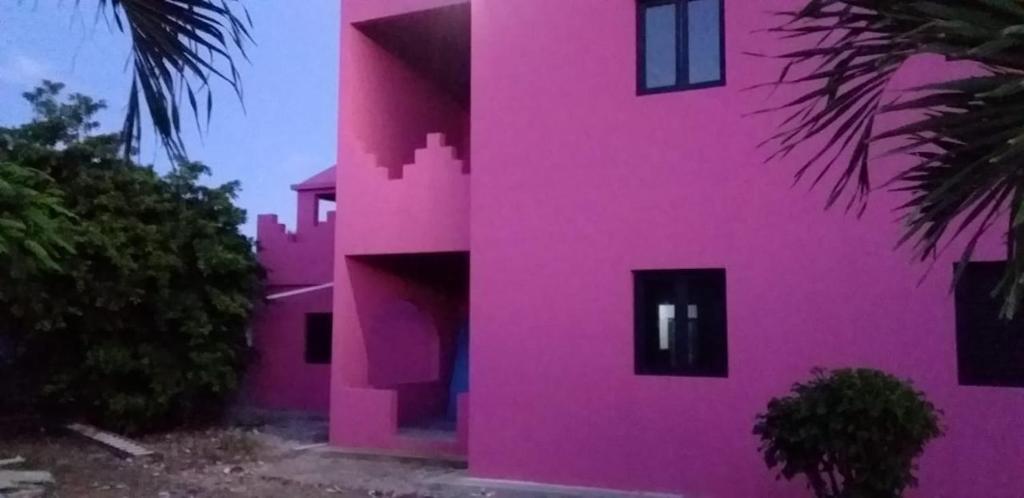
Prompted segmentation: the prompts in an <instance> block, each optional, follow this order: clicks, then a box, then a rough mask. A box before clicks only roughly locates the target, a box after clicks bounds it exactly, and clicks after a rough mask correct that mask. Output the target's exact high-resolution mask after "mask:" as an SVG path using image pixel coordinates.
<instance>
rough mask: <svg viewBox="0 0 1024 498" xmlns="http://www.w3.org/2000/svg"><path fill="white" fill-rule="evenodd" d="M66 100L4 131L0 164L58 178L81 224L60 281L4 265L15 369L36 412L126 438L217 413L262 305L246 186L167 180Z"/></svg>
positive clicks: (0, 322) (69, 229)
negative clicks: (239, 202) (248, 232)
mask: <svg viewBox="0 0 1024 498" xmlns="http://www.w3.org/2000/svg"><path fill="white" fill-rule="evenodd" d="M60 91H61V85H59V84H52V83H48V84H46V85H45V86H44V87H42V88H40V89H38V90H37V91H36V92H33V93H29V94H26V98H27V99H28V100H29V102H30V103H31V104H32V106H33V108H34V110H35V113H36V117H35V119H34V120H33V121H31V122H29V123H26V124H24V125H22V126H19V127H15V128H0V164H10V165H16V167H17V168H21V169H25V170H33V171H36V172H38V174H39V175H45V176H46V177H48V178H51V179H52V181H53V184H52V185H51V189H56V190H59V191H60V195H59V197H60V198H61V200H62V204H63V207H64V208H65V209H67V210H68V211H69V212H70V214H71V215H72V216H73V220H74V221H73V223H66V224H65V225H67V226H66V227H65V228H64V229H63V230H62V231H61V235H62V237H63V238H62V240H63V241H64V242H65V243H66V244H67V245H68V246H69V247H68V249H70V250H67V251H65V252H64V253H62V257H61V259H60V261H59V265H48V266H49V267H50V270H49V271H46V272H35V273H29V272H25V271H24V268H25V264H24V263H23V262H21V261H20V260H14V259H10V258H3V257H0V334H2V335H3V336H4V337H0V343H2V344H7V346H0V347H4V349H6V350H7V351H9V352H8V353H7V354H8V356H10V355H11V352H12V351H13V356H14V358H13V359H9V360H8V361H7V363H12V362H13V364H12V365H8V366H7V367H6V368H5V370H7V371H8V372H13V373H14V374H16V375H18V376H19V377H20V378H19V379H18V384H17V385H18V386H24V387H23V388H22V389H23V390H24V391H25V393H26V394H27V395H28V397H29V398H31V400H30V402H31V404H32V405H33V406H34V407H36V408H38V409H41V410H45V411H50V412H52V413H53V414H55V415H58V416H61V417H69V418H84V419H86V420H89V421H92V422H95V423H98V424H100V425H104V426H106V427H109V428H112V429H115V430H124V431H141V430H148V429H156V428H162V427H165V426H167V425H170V424H175V423H179V422H182V421H186V420H195V419H196V417H199V416H203V415H215V414H216V413H217V411H218V409H219V408H220V407H221V406H222V405H223V402H224V401H225V400H226V399H227V398H228V397H229V396H230V395H231V394H232V393H233V391H234V390H235V388H236V387H237V386H238V384H239V379H240V375H241V370H242V368H243V367H244V365H245V355H246V351H247V348H246V338H245V334H246V328H247V326H248V321H249V317H250V315H251V312H252V310H253V306H254V304H255V303H256V302H257V301H258V299H259V295H260V293H261V292H260V284H261V277H262V269H261V268H260V266H259V264H258V263H257V261H256V257H255V254H254V252H253V250H252V243H251V241H250V240H249V239H248V238H246V237H245V236H244V235H242V234H241V233H240V232H239V226H240V225H241V224H242V223H244V221H245V212H244V211H242V210H241V209H239V208H238V207H237V206H235V205H234V198H235V195H236V193H237V191H238V184H237V183H227V184H224V185H219V186H206V185H203V184H201V183H200V182H201V181H202V180H203V177H204V176H207V175H208V174H209V170H208V169H207V168H206V167H205V166H203V165H201V164H198V163H191V162H183V163H179V164H178V165H177V167H176V168H175V169H173V170H172V171H171V172H170V173H167V174H166V175H162V176H161V175H159V174H157V173H156V172H155V171H153V169H152V168H149V167H145V166H141V165H138V164H135V163H134V162H132V161H130V160H128V159H126V158H125V157H124V155H123V154H122V153H121V152H120V150H121V145H120V142H119V139H118V137H117V136H115V135H92V134H90V131H92V130H93V129H94V128H95V123H94V121H93V116H94V114H95V113H96V112H97V111H98V110H99V109H101V108H102V104H101V103H97V102H96V101H93V100H92V99H90V98H88V97H85V96H82V95H72V96H71V97H70V98H68V99H67V100H66V101H63V102H60V101H58V96H59V93H60ZM55 197H56V194H55ZM44 215H45V213H43V214H41V215H40V216H44ZM2 219H3V216H2V213H0V220H2ZM46 223H47V222H45V221H43V222H40V224H42V225H45V224H46ZM9 233H13V232H9ZM26 233H27V232H26ZM0 366H3V365H0ZM2 373H3V372H0V374H2ZM3 403H5V400H3V399H0V404H3ZM0 408H2V407H0Z"/></svg>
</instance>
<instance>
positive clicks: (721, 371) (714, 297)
mask: <svg viewBox="0 0 1024 498" xmlns="http://www.w3.org/2000/svg"><path fill="white" fill-rule="evenodd" d="M633 296H634V304H633V315H634V320H635V334H636V338H635V341H636V345H635V347H636V373H637V374H640V375H686V376H695V377H728V375H729V359H728V342H727V334H726V330H727V328H726V318H725V317H726V315H725V270H723V269H708V270H644V271H635V272H633Z"/></svg>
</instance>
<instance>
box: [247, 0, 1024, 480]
mask: <svg viewBox="0 0 1024 498" xmlns="http://www.w3.org/2000/svg"><path fill="white" fill-rule="evenodd" d="M723 3H724V4H725V5H723ZM798 4H800V2H798V1H796V0H780V1H778V2H775V3H773V4H772V6H771V8H768V6H767V5H766V4H765V3H763V2H753V1H738V0H657V1H654V0H651V1H647V0H472V1H469V0H343V7H342V12H343V14H342V16H343V19H342V28H341V85H340V92H341V105H340V129H339V135H338V143H339V148H338V164H339V168H338V170H337V192H338V197H337V199H338V214H337V217H336V219H332V218H328V221H327V222H326V223H320V224H318V223H316V222H315V221H314V220H315V217H314V216H313V214H312V213H314V212H315V209H313V208H312V207H311V206H312V205H313V204H315V199H317V198H318V196H323V195H328V194H327V193H328V190H325V189H324V190H320V189H319V187H318V188H317V189H312V190H308V189H306V188H305V186H307V185H306V184H302V185H300V186H299V188H298V190H299V195H300V210H299V213H300V219H299V227H298V230H297V232H296V233H295V234H294V235H289V234H286V233H285V232H284V230H283V229H282V228H280V225H278V224H277V221H276V219H274V218H272V217H264V218H261V219H260V240H261V244H262V245H263V249H262V252H261V258H262V260H263V261H264V262H265V263H266V264H267V265H268V267H269V268H270V269H271V282H272V284H273V285H275V291H274V292H279V291H280V292H286V291H287V290H288V289H296V288H302V287H308V286H315V285H318V284H322V283H325V282H328V281H330V280H331V279H330V277H329V276H328V274H327V273H324V272H329V271H330V270H329V263H330V262H331V261H332V258H331V257H330V254H329V253H328V252H329V250H330V249H326V248H328V247H329V246H328V245H327V243H326V242H323V240H325V239H326V238H329V237H331V234H332V233H333V230H334V223H336V224H337V234H336V235H337V237H336V238H335V243H334V244H333V250H334V257H333V261H334V262H336V264H335V265H334V267H333V282H334V289H333V313H334V333H333V359H334V361H333V362H332V364H331V366H330V385H329V388H328V380H327V373H326V367H320V366H310V365H306V364H304V363H303V361H302V359H303V354H302V353H303V352H302V346H301V341H296V340H295V338H296V337H301V334H299V335H296V333H297V331H298V332H301V328H302V327H301V323H302V316H303V315H304V314H306V313H311V312H314V313H320V312H324V311H327V304H328V300H330V299H332V297H331V294H330V293H329V292H320V293H309V294H303V295H302V296H301V297H300V298H298V299H295V300H291V301H281V302H280V303H277V302H273V303H271V305H270V307H269V308H268V311H267V313H268V316H269V317H270V319H271V320H270V322H269V323H264V324H263V326H264V327H266V329H265V330H264V331H263V333H262V335H263V337H261V332H260V331H257V333H256V337H257V341H258V342H259V344H260V345H261V346H260V347H261V350H263V351H265V353H264V357H265V360H266V361H264V362H263V364H261V365H260V368H259V370H258V374H257V376H256V378H257V379H258V383H259V385H260V386H263V387H264V388H265V391H264V392H265V395H266V398H265V401H266V402H267V404H270V405H277V406H289V407H304V408H321V407H323V406H325V405H329V408H330V440H331V444H332V445H334V446H337V447H341V448H349V449H360V450H372V451H381V452H390V453H395V452H397V453H402V454H418V455H428V456H447V457H453V458H464V459H467V460H468V465H469V473H470V475H472V476H474V477H479V478H493V479H507V480H522V481H536V482H545V483H557V484H565V485H578V486H588V487H596V488H608V489H613V490H635V491H652V492H667V493H675V494H681V495H683V496H686V497H709V498H711V497H717V498H750V497H758V498H791V497H795V496H808V494H807V492H806V490H804V489H803V484H802V483H799V482H795V483H786V482H778V481H776V480H775V476H774V475H773V474H772V473H771V472H769V471H768V470H767V469H766V468H765V466H764V463H763V462H762V460H761V457H760V456H759V454H758V452H757V445H758V442H757V440H756V438H755V437H754V436H752V435H751V429H752V426H753V422H754V417H755V415H756V414H757V413H758V412H759V411H762V410H763V409H764V407H765V406H766V404H767V402H768V400H769V399H770V398H771V397H773V396H778V395H782V394H785V393H786V392H787V390H788V389H789V387H790V385H791V384H792V383H793V382H795V381H798V380H803V379H806V378H807V377H808V376H809V372H810V370H811V369H812V368H814V367H851V366H855V367H873V368H880V369H883V370H886V371H889V372H892V373H894V374H896V375H898V376H900V377H903V378H907V379H911V380H912V381H913V382H914V383H915V385H916V386H917V387H919V388H920V389H922V390H924V391H925V392H926V393H927V395H928V396H929V397H930V399H931V400H932V401H934V402H935V403H936V404H937V405H938V406H939V407H941V408H942V409H943V410H944V411H945V415H944V423H945V427H946V435H945V436H944V437H943V438H942V439H941V440H939V441H937V442H935V443H934V444H932V445H931V446H929V448H928V449H927V452H926V454H925V456H924V458H923V459H922V461H921V469H920V472H919V477H920V478H921V487H920V489H919V490H916V491H914V492H912V493H911V496H914V497H922V498H923V497H929V498H935V497H949V498H964V497H980V496H984V497H987V498H1019V497H1021V496H1024V472H1022V470H1024V425H1022V424H1021V418H1022V415H1024V389H1020V387H1021V386H1024V340H1021V337H1024V334H1021V333H1015V334H1006V333H1004V332H1005V331H1003V330H1001V329H1000V325H999V324H998V323H997V322H994V321H993V317H994V313H993V309H994V308H993V302H992V301H991V300H990V299H989V298H988V295H987V292H986V291H984V289H988V288H990V287H991V285H992V282H991V278H992V274H993V268H995V267H993V266H991V265H986V264H974V265H972V266H971V268H970V269H969V271H968V272H967V274H966V275H967V277H966V280H964V284H963V285H962V286H961V288H959V289H957V292H955V293H951V292H950V291H949V282H950V281H951V276H952V272H953V263H954V259H953V256H954V255H955V254H956V252H955V249H956V248H955V247H954V248H952V249H951V251H950V253H949V256H943V257H941V258H940V259H939V260H938V261H937V262H936V263H935V265H934V266H933V267H932V269H931V271H930V272H927V270H928V268H927V267H926V266H924V265H916V264H913V263H911V262H910V256H909V254H908V253H907V252H906V251H896V250H893V247H894V245H895V242H896V241H897V240H898V238H899V235H900V226H899V225H898V224H897V223H894V217H895V216H894V214H893V211H892V209H893V208H894V207H895V206H897V205H898V204H899V202H900V198H899V197H898V196H895V195H892V194H887V193H878V194H876V195H875V196H874V197H873V198H872V204H871V206H870V208H869V209H868V211H867V212H866V214H865V215H864V216H863V217H862V218H861V219H856V218H854V217H852V216H849V215H845V214H843V213H842V212H838V211H831V212H826V211H823V209H822V206H823V196H824V192H820V191H814V192H812V193H806V192H805V191H804V190H803V189H792V188H791V181H792V174H793V172H794V171H795V169H796V167H797V166H798V165H799V164H800V163H799V162H798V160H797V159H794V160H793V162H792V164H773V165H771V166H765V165H764V164H763V163H762V158H763V157H764V156H765V152H764V151H761V150H758V149H757V147H756V146H757V144H758V143H759V142H760V141H761V140H763V139H764V138H765V137H767V136H768V135H770V134H771V132H772V130H774V129H775V128H776V127H777V126H778V125H779V120H780V117H779V116H777V115H771V114H767V115H756V116H752V115H751V112H752V111H754V110H757V109H761V108H763V107H764V106H765V105H766V104H767V101H766V100H765V95H764V94H763V93H758V92H752V91H744V90H743V89H745V88H748V87H750V86H753V85H756V84H759V83H764V82H767V81H773V80H774V79H776V78H777V77H778V75H779V71H780V69H781V68H780V67H779V66H778V64H777V63H776V62H775V61H773V60H771V59H765V58H757V57H751V56H746V55H744V54H745V53H750V52H765V51H771V50H772V47H776V48H779V49H781V48H783V47H782V46H780V45H778V44H777V42H776V41H775V40H774V39H772V38H771V37H770V36H768V35H764V34H755V33H757V32H758V31H759V30H762V29H764V28H766V27H769V26H771V25H772V24H773V23H774V22H777V20H776V19H775V18H773V17H772V16H771V14H769V13H768V12H767V11H768V10H774V9H778V8H783V7H786V6H796V5H798ZM942 64H943V63H941V62H937V61H932V60H921V61H916V62H915V64H914V67H909V68H906V70H905V71H904V72H903V74H901V76H900V78H899V81H898V82H897V86H908V85H911V84H914V83H917V82H920V81H924V80H927V79H928V77H929V76H930V75H932V74H938V73H937V72H939V71H945V70H946V69H945V68H944V67H943V66H942ZM783 97H784V96H783ZM783 97H779V96H776V98H783ZM886 160H888V161H893V163H892V164H889V165H886V164H883V165H881V166H882V167H880V168H879V171H882V170H884V169H885V167H886V166H898V163H896V162H895V161H899V159H886ZM314 183H316V181H315V182H314ZM319 198H323V197H319ZM303 199H305V200H303ZM303 206H304V207H303ZM332 221H333V222H334V223H332ZM316 241H320V242H316ZM307 244H308V245H307ZM315 244H319V245H316V249H314V248H313V245H315ZM1002 251H1003V249H1002V248H1001V247H1000V244H999V240H998V237H993V239H992V240H990V241H988V244H987V245H983V247H982V248H981V250H980V252H979V254H978V259H979V260H984V259H990V260H998V259H999V258H1000V257H1001V255H1002ZM314 254H315V255H314ZM314 270H315V271H314ZM996 270H997V268H996ZM926 272H927V273H926ZM275 273H276V274H277V275H278V276H277V277H275ZM926 274H927V278H925V279H924V280H923V282H922V281H921V277H922V276H923V275H926ZM285 275H289V276H288V277H287V278H285ZM292 275H294V276H292ZM298 275H302V276H301V277H299V276H298ZM275 279H276V280H275ZM269 329H274V330H273V331H268V330H269ZM278 329H280V330H278ZM285 329H288V331H285ZM288 332H290V333H291V335H288ZM467 338H468V350H467V345H466V343H467ZM467 372H468V373H467ZM467 375H468V377H467ZM467 381H468V385H467ZM307 383H308V384H307ZM328 389H329V397H328Z"/></svg>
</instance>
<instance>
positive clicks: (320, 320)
mask: <svg viewBox="0 0 1024 498" xmlns="http://www.w3.org/2000/svg"><path fill="white" fill-rule="evenodd" d="M332 322H333V315H331V314H330V313H308V314H307V315H306V363H313V364H317V365H326V364H329V363H330V362H331V328H332Z"/></svg>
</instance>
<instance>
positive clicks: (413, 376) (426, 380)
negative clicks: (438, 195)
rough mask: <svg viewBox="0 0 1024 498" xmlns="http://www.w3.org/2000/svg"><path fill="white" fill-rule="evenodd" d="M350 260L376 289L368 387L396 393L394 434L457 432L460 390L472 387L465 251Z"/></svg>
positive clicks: (368, 338) (368, 344) (369, 340)
mask: <svg viewBox="0 0 1024 498" xmlns="http://www.w3.org/2000/svg"><path fill="white" fill-rule="evenodd" d="M349 259H350V260H351V261H352V262H353V263H356V264H358V265H360V266H363V267H364V268H365V270H367V271H365V272H361V273H362V274H363V275H364V281H363V284H364V288H369V287H374V288H375V289H376V291H375V294H377V295H376V296H374V300H375V301H377V302H378V305H377V306H376V312H375V313H373V314H372V315H371V316H368V317H366V320H367V322H366V326H367V330H366V335H365V346H366V354H367V368H368V370H367V378H368V381H369V384H370V386H372V387H373V388H376V389H388V390H393V391H395V392H396V393H397V404H398V406H397V409H398V414H397V416H398V419H397V422H398V431H399V435H402V436H410V437H417V438H454V437H455V430H456V424H457V420H458V409H459V408H458V397H459V395H460V394H464V393H466V392H468V389H469V386H468V378H469V377H468V375H469V350H468V346H469V326H468V323H469V320H468V318H469V317H468V310H469V254H468V253H465V252H453V253H430V254H395V255H376V256H358V257H350V258H349ZM371 279H372V280H373V281H372V282H371Z"/></svg>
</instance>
